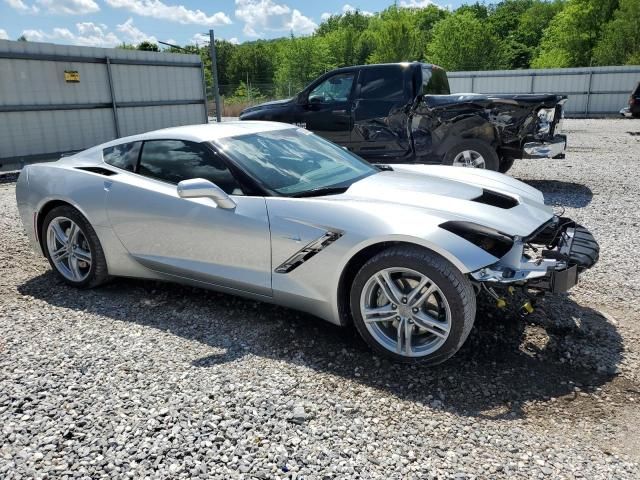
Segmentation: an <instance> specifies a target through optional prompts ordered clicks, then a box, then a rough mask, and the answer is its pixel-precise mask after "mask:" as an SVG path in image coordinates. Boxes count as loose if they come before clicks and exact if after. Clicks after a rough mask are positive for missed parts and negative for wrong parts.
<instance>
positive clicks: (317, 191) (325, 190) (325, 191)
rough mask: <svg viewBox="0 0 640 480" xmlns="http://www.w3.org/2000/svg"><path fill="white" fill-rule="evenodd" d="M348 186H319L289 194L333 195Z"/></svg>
mask: <svg viewBox="0 0 640 480" xmlns="http://www.w3.org/2000/svg"><path fill="white" fill-rule="evenodd" d="M348 189H349V187H320V188H314V189H312V190H306V191H304V192H298V193H294V194H293V195H291V196H292V197H294V198H300V197H321V196H323V195H335V194H337V193H344V192H346V191H347V190H348Z"/></svg>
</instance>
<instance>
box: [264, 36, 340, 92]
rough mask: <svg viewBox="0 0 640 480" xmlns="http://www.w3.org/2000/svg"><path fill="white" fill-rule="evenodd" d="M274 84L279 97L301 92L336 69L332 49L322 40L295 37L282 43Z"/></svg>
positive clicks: (320, 38)
mask: <svg viewBox="0 0 640 480" xmlns="http://www.w3.org/2000/svg"><path fill="white" fill-rule="evenodd" d="M276 58H277V61H276V64H277V67H276V72H275V83H276V88H277V92H278V94H280V95H288V94H289V92H291V93H292V94H293V93H294V92H297V91H299V90H300V89H301V88H302V87H303V86H304V85H306V84H307V83H309V82H310V81H311V80H313V79H315V78H316V77H318V76H319V75H321V74H323V73H325V72H327V71H329V70H332V69H334V68H335V67H336V65H335V64H334V63H333V62H332V60H331V55H330V52H329V45H328V44H327V42H326V41H324V38H323V37H317V36H315V37H299V38H294V37H293V36H292V37H291V38H290V39H288V40H286V41H282V42H279V44H278V52H277V56H276Z"/></svg>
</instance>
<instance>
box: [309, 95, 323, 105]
mask: <svg viewBox="0 0 640 480" xmlns="http://www.w3.org/2000/svg"><path fill="white" fill-rule="evenodd" d="M323 101H324V98H323V97H319V96H316V97H309V103H310V104H311V105H317V104H319V103H322V102H323Z"/></svg>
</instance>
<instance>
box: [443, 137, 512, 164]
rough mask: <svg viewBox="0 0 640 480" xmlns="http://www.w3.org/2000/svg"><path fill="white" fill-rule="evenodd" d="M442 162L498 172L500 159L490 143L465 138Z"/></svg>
mask: <svg viewBox="0 0 640 480" xmlns="http://www.w3.org/2000/svg"><path fill="white" fill-rule="evenodd" d="M442 163H443V165H452V166H454V167H472V168H486V169H487V170H493V171H494V172H497V171H498V168H499V166H500V159H499V158H498V153H497V152H496V151H495V149H494V148H493V147H491V145H489V144H488V143H486V142H483V141H482V140H463V141H462V142H459V143H457V144H456V145H454V146H453V148H451V150H449V151H448V152H447V153H446V154H445V156H444V159H443V161H442Z"/></svg>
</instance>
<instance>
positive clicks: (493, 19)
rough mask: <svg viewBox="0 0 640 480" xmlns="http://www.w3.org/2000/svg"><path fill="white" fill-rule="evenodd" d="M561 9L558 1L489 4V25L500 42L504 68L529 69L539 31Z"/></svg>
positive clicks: (539, 34)
mask: <svg viewBox="0 0 640 480" xmlns="http://www.w3.org/2000/svg"><path fill="white" fill-rule="evenodd" d="M561 9H562V3H561V1H560V0H555V1H553V2H549V1H543V0H504V1H502V2H500V3H497V4H495V5H491V6H490V7H489V12H490V13H489V17H488V20H489V24H490V25H491V28H492V29H493V32H494V33H495V35H496V36H497V37H498V38H500V40H501V41H502V42H503V47H504V50H503V55H504V58H503V59H504V62H505V66H506V67H507V68H529V65H530V63H531V59H532V58H533V56H534V55H535V51H536V48H537V46H538V44H539V43H540V39H541V38H542V32H543V31H544V29H545V28H547V26H548V25H549V23H550V22H551V20H552V19H553V17H554V16H555V15H556V14H557V13H558V12H559V11H560V10H561Z"/></svg>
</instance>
